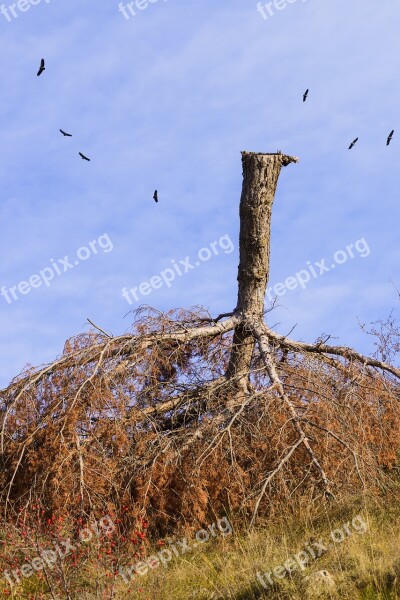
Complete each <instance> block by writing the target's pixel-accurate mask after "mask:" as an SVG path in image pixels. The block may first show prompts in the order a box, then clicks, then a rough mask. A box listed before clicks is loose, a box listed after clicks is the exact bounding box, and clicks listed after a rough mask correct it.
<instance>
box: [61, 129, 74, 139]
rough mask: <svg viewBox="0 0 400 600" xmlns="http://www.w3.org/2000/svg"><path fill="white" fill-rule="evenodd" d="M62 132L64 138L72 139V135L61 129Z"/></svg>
mask: <svg viewBox="0 0 400 600" xmlns="http://www.w3.org/2000/svg"><path fill="white" fill-rule="evenodd" d="M60 131H61V133H62V134H63V135H64V136H65V135H66V136H67V137H72V133H67V132H66V131H63V130H62V129H60Z"/></svg>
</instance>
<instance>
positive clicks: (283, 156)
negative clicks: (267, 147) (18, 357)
mask: <svg viewBox="0 0 400 600" xmlns="http://www.w3.org/2000/svg"><path fill="white" fill-rule="evenodd" d="M253 156H257V157H260V158H261V157H265V158H268V157H270V156H279V157H280V159H281V161H282V165H283V166H284V167H286V166H287V165H289V164H290V163H298V162H299V159H298V157H297V156H289V155H288V154H283V153H282V152H281V151H280V150H277V151H276V152H247V151H246V150H243V151H242V160H245V159H246V158H250V157H253Z"/></svg>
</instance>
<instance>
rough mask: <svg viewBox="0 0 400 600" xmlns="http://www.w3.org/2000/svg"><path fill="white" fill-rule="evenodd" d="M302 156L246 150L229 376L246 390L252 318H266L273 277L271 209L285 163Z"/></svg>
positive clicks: (244, 155) (254, 320) (258, 319)
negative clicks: (267, 293)
mask: <svg viewBox="0 0 400 600" xmlns="http://www.w3.org/2000/svg"><path fill="white" fill-rule="evenodd" d="M297 161H298V159H297V158H295V157H293V156H287V155H284V154H281V153H279V152H278V153H276V154H259V153H256V152H242V165H243V186H242V195H241V198H240V209H239V215H240V237H239V252H240V262H239V272H238V282H239V286H238V301H237V306H236V309H235V313H237V314H239V315H240V316H241V317H242V319H241V322H240V323H239V324H238V325H237V326H236V327H235V331H234V336H233V346H232V354H231V358H230V362H229V366H228V369H227V373H226V376H227V378H229V379H231V378H232V379H233V382H234V387H235V388H236V390H237V391H238V392H239V393H240V394H241V395H242V394H243V393H246V392H247V391H248V390H247V382H248V376H249V371H250V363H251V357H252V354H253V350H254V345H255V340H254V336H253V334H252V332H251V331H250V330H249V328H248V323H249V322H262V321H263V314H264V299H265V291H266V288H267V283H268V278H269V253H270V239H271V213H272V205H273V202H274V198H275V192H276V187H277V184H278V179H279V175H280V172H281V168H282V167H283V166H286V165H289V164H290V163H292V162H297Z"/></svg>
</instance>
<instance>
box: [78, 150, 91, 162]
mask: <svg viewBox="0 0 400 600" xmlns="http://www.w3.org/2000/svg"><path fill="white" fill-rule="evenodd" d="M79 156H80V157H81V158H82V159H83V160H88V161H89V162H90V158H88V157H87V156H85V155H84V154H82V152H79Z"/></svg>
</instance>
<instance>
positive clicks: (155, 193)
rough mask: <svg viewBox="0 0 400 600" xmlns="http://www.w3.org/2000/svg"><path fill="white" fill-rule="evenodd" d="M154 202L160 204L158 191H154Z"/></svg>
mask: <svg viewBox="0 0 400 600" xmlns="http://www.w3.org/2000/svg"><path fill="white" fill-rule="evenodd" d="M153 200H155V201H156V202H158V193H157V190H154V194H153Z"/></svg>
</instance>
